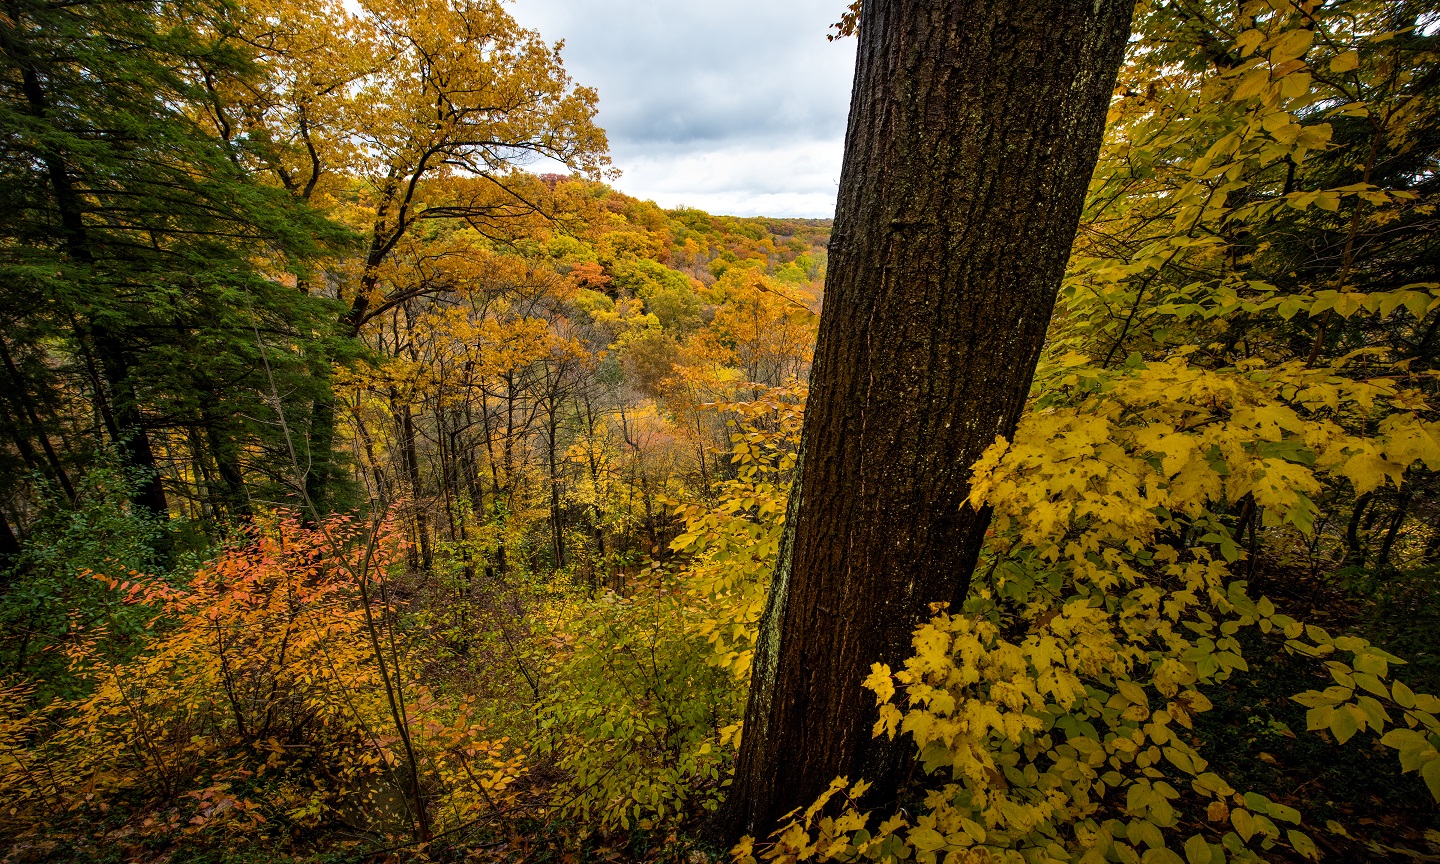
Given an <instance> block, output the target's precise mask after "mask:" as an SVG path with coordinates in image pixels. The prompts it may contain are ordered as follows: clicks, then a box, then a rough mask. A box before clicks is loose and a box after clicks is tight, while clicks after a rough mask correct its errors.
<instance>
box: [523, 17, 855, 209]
mask: <svg viewBox="0 0 1440 864" xmlns="http://www.w3.org/2000/svg"><path fill="white" fill-rule="evenodd" d="M846 5H848V4H847V3H846V2H844V0H727V2H716V0H514V2H512V3H511V4H510V11H511V13H512V14H513V15H514V16H515V18H516V19H517V20H519V21H520V23H521V24H523V25H524V26H526V27H530V28H532V29H536V30H539V31H540V33H541V35H543V36H544V37H545V38H546V40H548V41H551V42H554V41H556V40H560V39H563V40H564V41H565V50H564V54H563V56H564V59H565V67H566V69H567V71H568V72H569V73H570V76H571V77H572V78H574V79H575V80H576V81H577V82H578V83H580V84H584V85H586V86H589V87H594V88H595V89H596V90H598V91H599V92H600V117H599V122H600V125H601V126H603V127H604V128H605V131H606V133H607V134H608V135H609V138H610V156H611V158H612V159H613V160H614V163H615V167H617V168H619V169H620V170H621V171H622V172H624V173H623V174H622V175H621V177H620V179H619V180H616V181H614V184H613V185H614V186H615V187H616V188H618V189H620V190H621V191H623V192H626V193H628V194H630V195H634V196H636V197H638V198H648V199H652V200H654V201H655V202H656V203H658V204H660V205H661V206H662V207H677V206H680V205H682V204H683V205H687V206H690V207H698V208H700V209H702V210H708V211H710V212H711V213H725V214H731V215H742V216H752V215H764V216H827V217H828V216H831V215H833V214H834V211H835V189H836V184H837V182H838V181H839V179H840V152H841V146H842V142H843V138H844V135H845V115H846V111H847V109H848V106H849V102H850V78H851V73H852V71H853V69H854V62H855V40H854V39H844V40H840V41H837V42H827V41H826V40H825V32H826V29H827V28H828V27H829V25H830V24H831V22H833V21H835V20H836V19H838V18H839V16H840V13H841V12H842V11H843V10H844V8H845V7H846Z"/></svg>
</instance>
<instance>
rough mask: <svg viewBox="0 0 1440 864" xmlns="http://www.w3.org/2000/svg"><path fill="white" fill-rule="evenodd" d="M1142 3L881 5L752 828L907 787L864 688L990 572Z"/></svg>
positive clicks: (858, 92)
mask: <svg viewBox="0 0 1440 864" xmlns="http://www.w3.org/2000/svg"><path fill="white" fill-rule="evenodd" d="M1132 6H1133V0H1031V2H1027V3H1011V2H999V0H988V2H977V0H906V2H902V0H866V3H865V5H864V7H863V12H862V18H861V26H860V45H859V56H858V61H857V65H856V72H855V84H854V91H853V95H852V101H851V107H850V123H849V131H848V132H847V134H846V142H845V163H844V167H843V169H842V172H841V178H840V196H839V202H838V204H837V207H836V218H835V224H834V230H833V233H832V235H831V240H830V249H829V262H830V266H829V278H828V280H827V284H826V289H825V306H824V312H823V314H822V316H821V320H820V334H819V339H818V342H817V345H816V350H815V362H814V365H813V367H812V372H811V384H810V395H809V404H808V408H807V412H806V415H805V425H804V430H803V433H802V439H801V447H800V466H799V467H798V468H797V471H798V472H799V473H798V475H797V482H796V483H795V485H794V491H793V492H792V495H791V500H790V505H789V508H788V515H787V523H786V529H785V533H784V535H783V538H782V542H781V546H780V553H779V559H778V561H777V565H776V570H775V576H774V582H773V584H772V586H771V589H770V597H769V600H768V602H767V605H766V610H765V614H764V617H763V620H762V622H761V626H760V639H759V643H758V645H757V650H756V656H755V663H754V672H753V678H752V682H751V690H750V700H749V705H748V707H747V710H746V715H745V726H744V729H745V732H744V736H743V739H742V743H741V749H740V756H739V763H738V765H737V767H736V776H735V782H734V785H733V786H732V792H731V796H730V799H729V804H728V807H727V811H726V814H725V817H724V826H723V827H724V828H725V830H726V833H728V834H729V835H730V836H731V837H736V836H738V835H740V834H742V833H749V834H752V835H759V836H764V835H767V834H768V833H769V832H770V831H771V829H773V828H774V827H776V822H777V820H778V819H779V818H780V817H781V816H782V815H783V814H785V813H787V812H788V811H790V810H791V809H792V808H795V807H803V806H806V805H808V804H809V803H810V802H811V801H813V800H814V798H815V797H816V796H817V795H818V794H819V793H820V792H822V791H824V790H825V788H826V786H827V785H828V784H829V782H830V781H831V780H832V779H833V778H835V777H836V776H840V775H844V776H848V777H849V778H850V779H851V780H856V779H859V778H860V777H862V776H863V777H865V778H867V779H869V780H871V781H874V782H875V789H876V792H875V793H874V795H873V799H874V800H872V803H883V802H884V801H885V800H886V799H887V797H888V796H890V795H893V793H894V791H895V789H896V788H897V787H898V785H899V783H900V782H901V781H902V780H903V778H904V775H905V771H906V768H905V766H906V764H907V763H908V762H910V761H913V760H910V759H907V758H906V757H907V756H909V755H910V754H911V753H912V752H913V744H911V743H910V742H909V741H898V740H897V741H896V742H894V743H891V742H888V741H886V740H885V739H884V738H872V736H871V734H870V730H871V726H872V723H873V721H874V705H875V699H874V696H873V694H870V693H868V692H866V691H864V690H863V689H862V688H861V686H860V682H861V680H862V679H863V678H864V677H865V675H866V673H867V672H868V670H869V668H870V665H871V664H872V663H875V662H879V663H886V664H889V665H890V666H891V667H892V668H893V667H898V666H899V665H901V664H902V663H903V662H904V659H905V658H906V657H907V656H908V655H909V654H910V653H911V647H910V639H911V634H912V631H913V630H914V628H915V627H916V626H917V625H918V624H920V623H921V622H922V621H924V620H926V619H927V618H928V617H929V616H930V614H931V613H930V604H932V603H936V602H951V603H954V602H957V601H959V600H961V599H962V598H963V597H964V596H965V593H966V591H967V589H968V586H969V578H970V573H971V571H972V570H973V568H974V566H975V561H976V558H977V556H978V554H979V551H980V547H981V543H982V541H983V539H984V533H985V528H986V526H987V523H988V521H989V514H988V512H985V511H982V512H976V511H974V510H972V509H971V508H970V507H969V506H968V505H967V504H966V498H967V497H968V495H969V475H970V466H971V465H972V464H973V463H974V461H975V460H976V458H977V457H978V456H980V454H981V453H982V452H983V451H984V450H985V448H986V447H988V446H989V445H990V444H991V443H993V442H994V441H995V438H996V436H997V435H1002V436H1006V437H1009V436H1010V435H1012V434H1013V432H1014V429H1015V425H1016V422H1017V421H1018V419H1019V416H1020V412H1021V409H1022V408H1023V407H1024V404H1025V398H1026V394H1027V392H1028V390H1029V388H1030V381H1031V378H1032V377H1033V375H1034V369H1035V364H1036V362H1037V360H1038V358H1039V355H1040V349H1041V346H1042V344H1043V342H1044V339H1045V329H1046V326H1047V324H1048V322H1049V320H1050V313H1051V310H1052V308H1053V305H1054V301H1055V295H1056V292H1057V290H1058V288H1059V285H1060V279H1061V277H1062V275H1063V272H1064V268H1065V261H1066V258H1067V256H1068V254H1069V250H1070V244H1071V241H1072V240H1073V239H1074V236H1075V231H1076V226H1077V223H1078V221H1079V217H1080V211H1081V206H1082V204H1083V201H1084V196H1085V190H1086V186H1087V184H1088V181H1089V178H1090V174H1091V172H1092V171H1093V169H1094V165H1095V160H1096V158H1097V156H1098V154H1099V147H1100V139H1101V134H1102V131H1103V128H1104V121H1105V115H1106V111H1107V107H1108V103H1109V99H1110V96H1111V92H1112V88H1113V86H1114V82H1115V76H1116V72H1117V70H1118V68H1119V65H1120V60H1121V57H1122V55H1123V52H1124V48H1125V43H1126V40H1127V38H1128V34H1129V21H1130V14H1131V9H1132Z"/></svg>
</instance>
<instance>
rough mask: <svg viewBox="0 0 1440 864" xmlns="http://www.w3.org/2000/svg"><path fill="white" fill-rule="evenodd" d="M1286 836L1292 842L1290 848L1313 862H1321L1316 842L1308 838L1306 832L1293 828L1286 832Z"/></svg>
mask: <svg viewBox="0 0 1440 864" xmlns="http://www.w3.org/2000/svg"><path fill="white" fill-rule="evenodd" d="M1285 836H1286V837H1287V838H1288V839H1289V840H1290V847H1291V848H1292V849H1294V850H1295V851H1296V852H1299V853H1300V854H1301V855H1304V856H1305V857H1306V858H1309V859H1311V860H1312V861H1319V860H1320V850H1319V849H1317V848H1315V841H1313V840H1311V839H1310V838H1309V837H1308V836H1306V835H1305V833H1304V832H1302V831H1296V830H1295V829H1294V828H1291V829H1290V830H1289V831H1287V832H1285Z"/></svg>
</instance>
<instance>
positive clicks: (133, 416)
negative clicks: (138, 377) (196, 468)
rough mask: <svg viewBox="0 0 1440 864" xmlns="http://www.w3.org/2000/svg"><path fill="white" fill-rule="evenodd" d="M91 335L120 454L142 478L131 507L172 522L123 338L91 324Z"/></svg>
mask: <svg viewBox="0 0 1440 864" xmlns="http://www.w3.org/2000/svg"><path fill="white" fill-rule="evenodd" d="M90 335H91V338H93V339H94V340H95V353H96V354H98V355H99V357H100V366H101V368H102V369H104V370H105V379H106V380H105V383H106V384H107V385H108V386H109V389H110V393H111V395H112V396H113V398H114V404H113V405H112V406H111V408H112V410H113V411H114V413H115V425H116V428H118V429H119V431H120V439H119V441H118V442H117V443H118V444H119V445H120V446H119V449H120V453H121V455H122V457H123V458H124V459H125V461H126V462H128V463H129V464H130V465H132V466H134V467H136V468H139V469H140V470H141V472H142V475H143V479H142V480H141V482H140V485H139V486H138V487H136V489H135V491H134V492H133V493H132V494H131V497H130V503H132V504H134V505H135V506H136V507H140V508H142V509H144V510H146V511H148V512H149V513H150V514H151V515H153V516H154V517H155V518H157V519H159V520H161V521H164V520H166V519H169V518H170V505H169V503H168V502H167V501H166V500H165V487H164V485H163V484H162V483H161V481H160V466H159V464H158V463H157V462H156V461H155V451H154V449H153V448H151V446H150V433H149V432H147V431H146V430H145V425H144V417H143V416H142V415H141V413H140V397H139V395H138V394H137V393H136V392H135V384H134V382H133V381H132V380H131V377H132V376H131V374H130V360H129V358H128V357H126V356H125V349H124V347H123V346H122V345H121V343H120V338H119V337H118V336H117V335H116V334H115V333H113V332H112V331H111V330H110V328H109V327H107V326H103V325H101V324H99V323H97V322H93V321H92V322H91V323H90Z"/></svg>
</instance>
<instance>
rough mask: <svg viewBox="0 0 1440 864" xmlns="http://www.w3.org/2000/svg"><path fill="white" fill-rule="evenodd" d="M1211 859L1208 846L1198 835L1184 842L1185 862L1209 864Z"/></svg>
mask: <svg viewBox="0 0 1440 864" xmlns="http://www.w3.org/2000/svg"><path fill="white" fill-rule="evenodd" d="M1212 857H1213V856H1212V855H1211V852H1210V844H1209V843H1206V842H1205V838H1204V837H1201V836H1200V835H1199V834H1196V835H1195V836H1194V837H1191V838H1190V839H1189V840H1186V841H1185V860H1186V861H1189V862H1190V864H1210V861H1211V858H1212Z"/></svg>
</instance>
